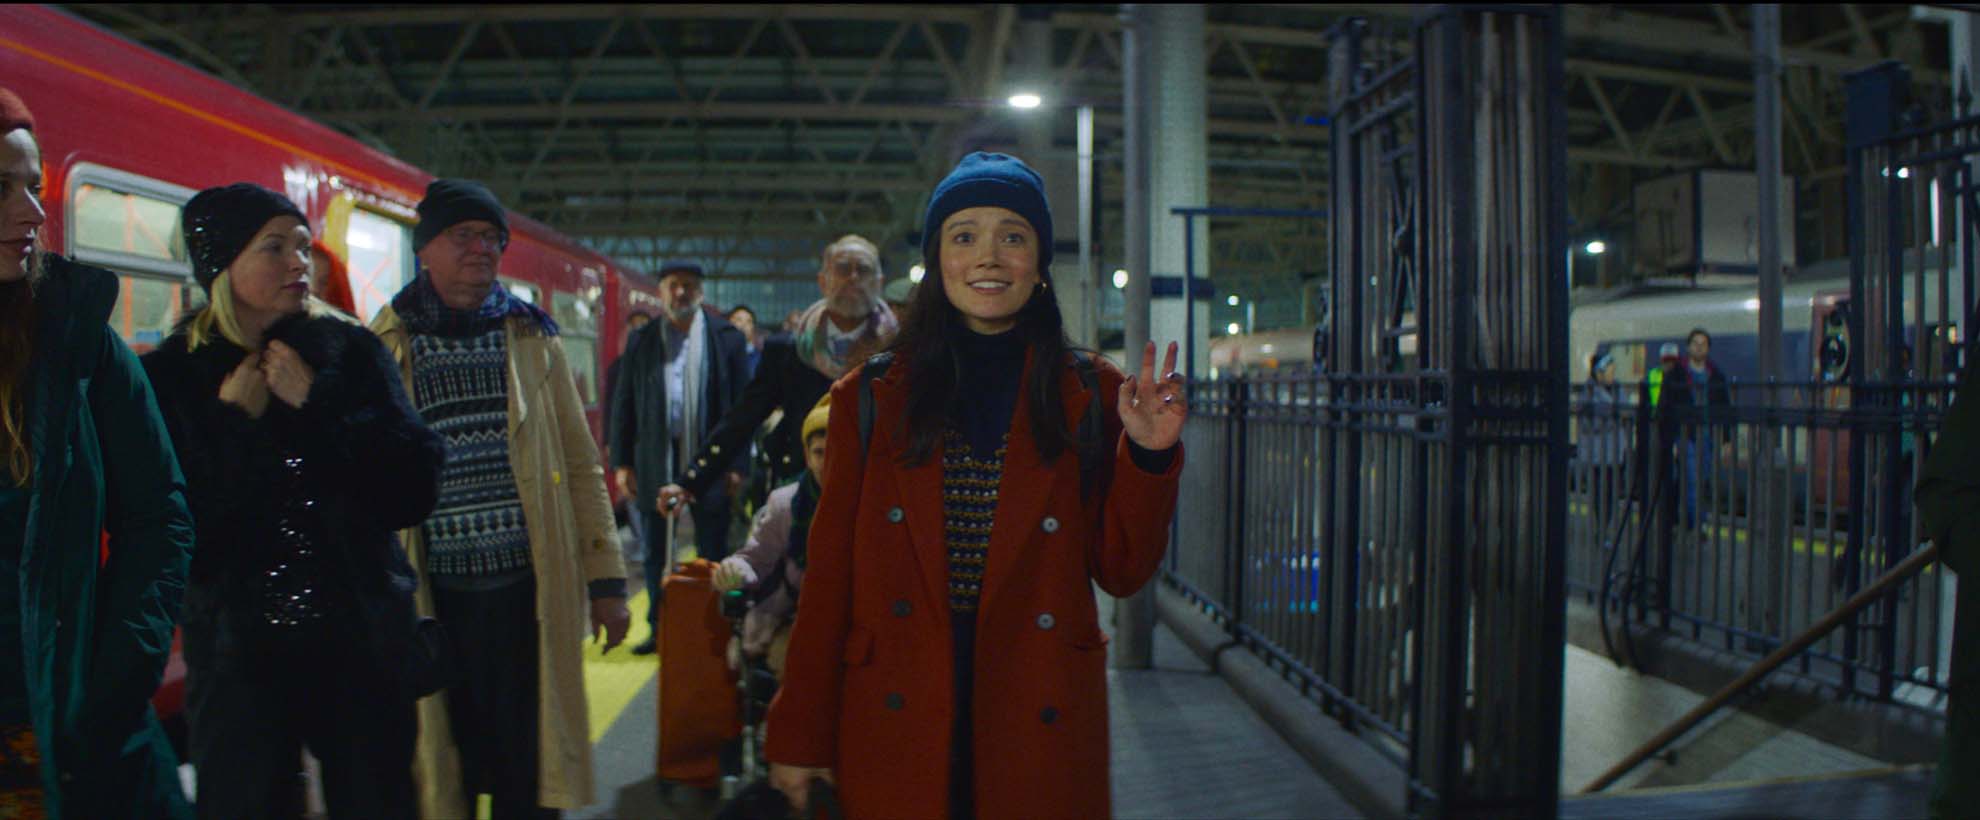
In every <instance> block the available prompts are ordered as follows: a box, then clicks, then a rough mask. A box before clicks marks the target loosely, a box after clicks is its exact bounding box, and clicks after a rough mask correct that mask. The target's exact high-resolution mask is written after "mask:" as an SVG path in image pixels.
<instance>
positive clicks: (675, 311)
mask: <svg viewBox="0 0 1980 820" xmlns="http://www.w3.org/2000/svg"><path fill="white" fill-rule="evenodd" d="M700 309H701V306H700V305H683V306H681V307H679V308H666V313H667V318H668V319H670V320H672V321H676V322H685V321H687V320H689V319H693V318H694V312H695V311H697V310H700Z"/></svg>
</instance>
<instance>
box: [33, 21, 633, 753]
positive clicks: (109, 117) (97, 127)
mask: <svg viewBox="0 0 1980 820" xmlns="http://www.w3.org/2000/svg"><path fill="white" fill-rule="evenodd" d="M0 84H4V85H6V86H7V87H9V88H12V89H13V90H14V91H16V92H17V93H19V94H20V95H21V97H22V98H24V99H25V100H26V101H27V103H28V105H29V106H30V107H31V108H33V109H34V112H35V120H36V136H37V138H38V140H39V142H40V144H41V149H42V151H43V153H44V156H43V160H42V161H43V165H44V168H43V173H44V189H45V190H46V191H47V193H46V194H45V197H44V202H45V204H46V206H47V208H48V212H49V213H48V217H49V219H48V224H47V226H46V227H45V228H44V230H43V237H44V238H43V239H42V242H43V246H44V247H49V248H56V249H60V250H61V252H62V253H64V254H66V255H68V256H71V257H73V258H76V259H78V260H81V261H84V262H88V263H91V264H95V265H99V266H102V267H105V268H108V269H110V270H113V271H116V272H117V273H118V274H119V275H120V276H121V277H122V278H123V288H122V293H121V295H120V297H119V303H118V305H117V309H116V312H115V314H114V315H113V318H112V322H113V324H114V325H115V326H116V329H117V330H118V331H119V332H120V333H121V334H122V335H123V337H124V338H125V340H127V341H128V342H129V343H130V344H131V346H132V347H133V348H134V349H136V350H137V351H138V352H140V353H142V352H144V351H146V350H149V349H151V348H152V347H153V346H155V345H157V344H158V343H159V342H160V341H162V340H163V339H164V337H165V335H166V334H168V333H169V332H170V330H171V327H172V323H173V322H174V321H175V320H176V318H177V317H178V315H179V313H180V312H181V311H183V310H185V309H186V308H188V307H190V306H191V305H192V303H193V299H194V297H195V296H196V295H197V291H198V288H197V287H196V286H194V284H193V283H192V280H191V278H190V267H189V266H188V264H187V260H186V250H185V247H184V243H183V241H182V239H181V235H180V228H179V208H180V205H181V204H182V203H184V202H185V201H186V200H187V199H188V198H190V197H191V196H192V194H193V193H195V192H197V191H198V190H199V189H201V188H206V187H210V186H214V185H222V184H226V183H230V182H239V181H247V182H255V183H259V184H261V185H266V186H268V187H270V188H273V189H275V190H278V191H283V192H286V193H287V194H288V196H289V197H290V198H291V199H293V200H295V202H296V204H297V205H299V206H301V207H302V209H303V210H304V212H305V213H307V214H309V217H310V223H311V227H312V228H313V229H314V231H315V232H316V234H317V236H319V237H321V238H323V239H324V241H325V243H326V244H328V245H329V246H330V247H331V248H332V249H333V250H335V251H337V252H338V253H339V254H340V255H342V256H343V258H344V259H345V260H347V263H348V265H349V267H350V276H351V291H352V295H353V297H354V300H355V302H356V304H357V308H358V311H359V312H360V313H361V314H362V316H361V318H363V319H366V320H369V319H370V318H371V316H372V315H373V314H374V313H376V312H377V310H378V309H379V308H380V307H381V306H383V305H384V304H385V303H386V302H387V301H389V300H390V299H391V297H392V295H393V294H394V293H396V292H397V291H398V289H399V287H400V286H401V285H403V284H404V283H405V282H406V281H407V280H409V279H410V278H411V277H412V276H413V273H414V264H415V263H414V259H413V254H412V224H413V221H414V212H413V206H414V205H415V203H417V202H418V201H419V197H420V195H421V193H422V192H423V191H424V190H425V189H426V183H427V182H428V181H429V180H430V179H432V175H431V174H429V173H427V172H426V171H423V170H421V169H419V168H415V167H413V166H411V165H408V164H406V163H404V162H401V161H399V160H397V159H394V158H392V157H390V156H387V155H385V154H383V153H380V152H378V151H375V150H373V149H371V148H369V147H367V146H365V145H363V144H362V143H359V142H358V141H356V140H353V139H351V138H349V137H346V136H344V135H342V134H339V133H337V132H336V131H333V130H331V129H329V128H327V127H325V126H323V125H320V124H318V123H316V122H314V121H312V120H309V119H307V118H305V117H302V116H299V115H297V114H295V113H293V112H291V111H288V110H286V109H284V108H282V107H281V106H278V105H276V104H274V103H271V102H269V101H267V100H264V99H262V98H260V97H257V96H255V95H253V94H249V93H247V92H245V91H242V90H241V89H239V88H236V87H234V86H231V85H228V84H227V83H225V82H222V81H221V80H218V79H216V78H214V77H211V76H208V75H206V74H203V73H201V72H198V71H195V70H192V69H190V68H187V67H185V66H183V65H180V64H179V63H177V62H174V61H172V60H170V59H167V58H165V57H163V56H161V55H159V54H157V53H154V52H152V51H150V50H148V49H146V48H144V47H143V46H140V45H137V44H135V43H132V42H130V41H128V40H125V39H123V38H121V37H118V36H117V35H115V34H111V33H109V32H106V31H104V30H102V29H100V28H97V27H96V26H94V25H91V24H89V23H87V22H84V21H82V20H79V19H77V18H75V17H72V16H70V15H68V14H65V13H62V12H60V11H56V10H53V9H49V8H46V7H41V6H0ZM509 224H510V227H511V234H512V241H511V243H510V246H509V250H508V252H507V254H505V256H504V258H503V260H502V271H503V276H502V280H503V282H504V283H505V284H506V285H507V286H508V287H509V288H510V289H511V290H512V291H514V292H516V293H517V294H518V295H519V296H521V297H522V298H526V299H530V300H532V301H534V302H535V303H536V304H538V305H541V306H543V307H544V308H546V309H547V310H549V311H550V313H551V314H552V315H553V316H555V317H556V319H557V322H558V324H559V325H561V326H562V327H563V331H564V345H565V348H566V350H567V351H568V352H569V354H570V357H571V366H572V369H573V370H574V371H575V373H576V378H577V382H578V392H579V394H580V395H581V396H582V397H583V399H584V402H585V404H586V406H587V408H588V415H589V417H590V421H591V426H592V431H593V434H594V436H597V435H599V434H600V433H601V432H602V430H601V420H600V408H601V404H602V397H601V395H600V392H601V390H602V388H603V378H604V372H605V369H606V367H607V365H608V364H609V363H610V361H611V360H612V359H613V358H616V357H617V356H618V354H619V344H620V330H619V329H620V328H621V327H623V326H624V322H625V316H626V313H627V312H628V311H630V310H634V309H640V310H645V311H646V312H649V313H651V312H653V307H652V305H654V304H657V303H658V289H657V287H656V285H655V284H654V282H653V280H651V279H650V278H648V277H645V276H643V275H640V274H638V273H634V272H632V271H629V270H626V269H625V268H623V267H621V266H620V265H618V264H617V263H615V262H613V261H612V260H610V259H607V258H606V257H604V256H602V255H599V254H597V253H594V252H592V251H590V250H587V249H585V248H582V247H580V246H578V245H577V244H576V243H574V242H572V241H571V240H569V239H568V238H566V237H563V236H561V235H559V234H558V233H556V232H555V231H552V230H551V229H549V228H548V227H546V226H544V225H542V224H540V223H538V222H536V221H534V220H531V219H529V218H527V217H524V216H522V215H520V214H514V213H512V214H511V215H510V217H509ZM600 440H601V441H602V438H601V439H600ZM601 453H602V446H601ZM174 661H175V662H174V663H173V671H174V674H172V675H168V680H167V682H166V686H165V687H164V688H163V689H161V691H160V695H159V697H158V699H157V702H158V705H159V707H160V712H161V714H166V715H171V714H173V713H176V712H177V711H178V710H179V707H180V705H181V700H182V697H183V695H182V692H181V689H180V687H181V686H182V676H183V672H182V671H181V670H182V669H183V666H182V665H181V664H178V663H177V662H176V658H175V659H174Z"/></svg>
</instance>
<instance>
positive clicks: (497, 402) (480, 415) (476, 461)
mask: <svg viewBox="0 0 1980 820" xmlns="http://www.w3.org/2000/svg"><path fill="white" fill-rule="evenodd" d="M412 350H413V356H412V360H413V364H412V383H413V391H412V392H413V395H412V400H413V404H414V405H415V406H416V407H417V409H418V410H419V414H420V417H421V418H424V419H425V420H426V423H427V425H428V426H429V427H431V428H432V429H433V431H434V432H435V433H439V434H440V436H441V437H442V438H444V439H446V441H447V463H446V465H445V466H444V467H442V468H441V472H440V503H439V504H438V505H437V506H436V507H435V508H434V510H433V514H432V515H431V516H429V517H428V518H427V519H426V523H425V524H424V525H423V526H424V528H425V534H426V552H427V566H428V567H429V571H430V572H432V573H433V574H435V575H454V576H489V575H506V574H510V573H513V572H515V571H518V570H524V569H528V568H529V566H530V557H529V530H528V529H527V528H526V527H525V525H524V522H523V507H522V498H521V496H520V495H518V493H517V491H516V478H515V474H514V472H513V471H512V470H511V469H510V466H509V398H508V372H509V366H508V341H507V336H506V335H505V330H504V329H503V328H502V327H501V326H500V325H499V323H498V324H497V325H496V327H495V329H494V330H492V331H490V332H487V333H482V334H478V335H472V336H463V337H458V338H456V337H447V336H428V335H414V336H413V337H412Z"/></svg>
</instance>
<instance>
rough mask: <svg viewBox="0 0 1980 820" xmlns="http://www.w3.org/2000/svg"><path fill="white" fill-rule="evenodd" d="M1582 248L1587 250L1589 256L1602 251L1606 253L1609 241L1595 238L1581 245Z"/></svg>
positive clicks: (1599, 253)
mask: <svg viewBox="0 0 1980 820" xmlns="http://www.w3.org/2000/svg"><path fill="white" fill-rule="evenodd" d="M1582 250H1584V251H1587V252H1588V255H1589V256H1601V255H1602V254H1604V253H1608V251H1609V243H1607V242H1603V241H1602V240H1600V239H1597V240H1595V241H1593V242H1590V243H1588V244H1587V245H1586V246H1584V247H1582Z"/></svg>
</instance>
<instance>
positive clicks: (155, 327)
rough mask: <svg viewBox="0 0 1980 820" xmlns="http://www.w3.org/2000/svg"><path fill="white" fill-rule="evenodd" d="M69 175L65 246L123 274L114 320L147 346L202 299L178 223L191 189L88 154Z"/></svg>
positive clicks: (127, 338)
mask: <svg viewBox="0 0 1980 820" xmlns="http://www.w3.org/2000/svg"><path fill="white" fill-rule="evenodd" d="M67 179H68V186H67V190H66V192H65V196H64V197H63V202H64V203H65V204H66V205H65V208H64V210H63V213H62V223H63V224H62V229H63V230H62V236H63V237H64V238H65V239H66V243H65V244H66V247H65V248H64V250H65V252H66V253H67V254H68V256H69V258H70V259H74V260H75V261H77V262H81V263H84V264H88V265H95V266H97V267H100V268H105V269H107V270H110V271H112V272H114V273H116V274H117V276H118V278H120V279H121V280H122V282H121V286H120V287H119V288H118V293H117V306H116V308H115V309H114V310H113V311H112V312H111V314H110V326H111V328H113V329H115V330H116V331H117V334H118V335H119V336H121V337H123V339H124V342H125V344H128V345H130V347H131V350H133V351H135V352H137V353H140V354H142V353H145V352H148V351H150V350H151V349H152V348H155V347H157V346H158V345H159V343H161V342H163V341H165V337H166V336H168V335H170V334H171V332H172V324H173V323H174V322H176V321H178V318H179V315H180V314H181V313H182V312H184V311H186V310H190V309H192V308H193V307H194V305H195V303H196V301H203V299H201V298H199V297H200V294H199V288H198V287H195V286H193V283H192V277H191V274H192V264H191V263H190V262H189V261H188V258H187V255H186V245H185V235H184V233H183V232H182V231H181V230H180V228H179V212H180V208H181V207H182V206H183V205H184V204H185V202H186V200H188V199H191V198H192V195H193V193H194V191H193V190H192V189H191V188H185V187H181V186H178V185H173V184H171V183H168V182H161V181H159V180H155V179H151V178H149V177H144V176H139V175H137V174H133V173H130V172H127V171H120V170H117V169H114V168H108V167H105V166H102V165H96V164H94V163H87V162H85V163H78V164H76V166H75V167H73V168H71V169H70V170H69V173H68V177H67Z"/></svg>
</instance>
